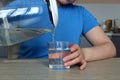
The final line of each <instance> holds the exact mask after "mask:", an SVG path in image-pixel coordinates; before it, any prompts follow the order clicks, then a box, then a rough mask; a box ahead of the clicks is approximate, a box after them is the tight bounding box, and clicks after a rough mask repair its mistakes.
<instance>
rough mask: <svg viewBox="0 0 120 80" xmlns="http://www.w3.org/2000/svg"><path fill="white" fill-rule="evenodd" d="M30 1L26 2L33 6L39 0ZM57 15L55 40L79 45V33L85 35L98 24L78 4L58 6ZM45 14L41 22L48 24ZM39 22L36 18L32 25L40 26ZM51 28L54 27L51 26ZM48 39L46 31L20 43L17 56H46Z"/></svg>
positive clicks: (50, 36)
mask: <svg viewBox="0 0 120 80" xmlns="http://www.w3.org/2000/svg"><path fill="white" fill-rule="evenodd" d="M20 1H21V0H19V4H22V3H20ZM26 1H29V0H26ZM30 1H31V3H32V1H33V2H34V3H33V4H27V5H29V6H30V7H31V6H35V5H36V3H38V2H39V1H40V0H38V2H37V0H30ZM27 5H26V6H27ZM16 6H17V5H16ZM19 7H20V6H19ZM46 10H47V9H46ZM46 12H47V11H46ZM58 15H59V17H58V25H57V27H56V30H55V40H56V41H69V42H72V43H75V44H78V45H80V38H81V35H85V34H86V33H87V32H88V31H89V30H91V29H92V28H94V27H95V26H98V25H99V24H98V22H97V21H96V19H95V18H94V16H93V15H92V14H91V13H90V12H89V11H87V10H86V9H85V8H84V7H82V6H78V5H73V4H68V5H63V6H59V7H58ZM47 16H48V17H46V18H44V19H43V22H42V23H45V24H49V26H50V25H51V23H50V20H49V19H48V18H49V15H47ZM42 23H41V24H42ZM41 24H40V23H39V20H38V23H37V24H33V25H32V26H33V27H34V26H41ZM51 29H54V28H53V26H52V28H51ZM50 41H52V34H51V33H46V34H44V35H42V36H39V37H37V38H34V39H32V40H29V41H25V42H23V43H21V44H20V53H19V58H47V57H48V48H47V43H48V42H50Z"/></svg>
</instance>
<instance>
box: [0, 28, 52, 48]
mask: <svg viewBox="0 0 120 80" xmlns="http://www.w3.org/2000/svg"><path fill="white" fill-rule="evenodd" d="M47 32H51V30H50V29H42V28H8V29H4V28H0V46H10V45H14V44H17V43H20V42H23V41H26V40H29V39H33V38H35V37H38V36H40V35H43V34H45V33H47Z"/></svg>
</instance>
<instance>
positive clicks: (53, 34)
mask: <svg viewBox="0 0 120 80" xmlns="http://www.w3.org/2000/svg"><path fill="white" fill-rule="evenodd" d="M55 30H56V28H54V29H53V31H52V32H51V34H52V41H53V42H54V41H55Z"/></svg>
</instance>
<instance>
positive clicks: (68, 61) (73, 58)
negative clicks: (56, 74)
mask: <svg viewBox="0 0 120 80" xmlns="http://www.w3.org/2000/svg"><path fill="white" fill-rule="evenodd" d="M70 51H71V54H70V55H68V56H65V57H64V58H63V61H64V65H65V66H71V65H74V64H77V63H78V64H80V70H83V69H85V68H86V65H87V62H86V61H85V57H84V54H83V52H82V50H81V48H80V47H79V46H78V45H77V44H73V45H72V46H71V47H70Z"/></svg>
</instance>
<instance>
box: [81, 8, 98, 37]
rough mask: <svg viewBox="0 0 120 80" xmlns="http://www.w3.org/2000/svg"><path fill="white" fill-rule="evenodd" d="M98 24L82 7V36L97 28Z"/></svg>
mask: <svg viewBox="0 0 120 80" xmlns="http://www.w3.org/2000/svg"><path fill="white" fill-rule="evenodd" d="M98 25H99V23H98V22H97V20H96V18H95V17H94V16H93V15H92V14H91V13H90V12H89V11H88V10H87V9H85V8H84V7H83V30H82V34H83V35H85V34H86V33H87V32H88V31H89V30H91V29H92V28H94V27H96V26H98Z"/></svg>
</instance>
